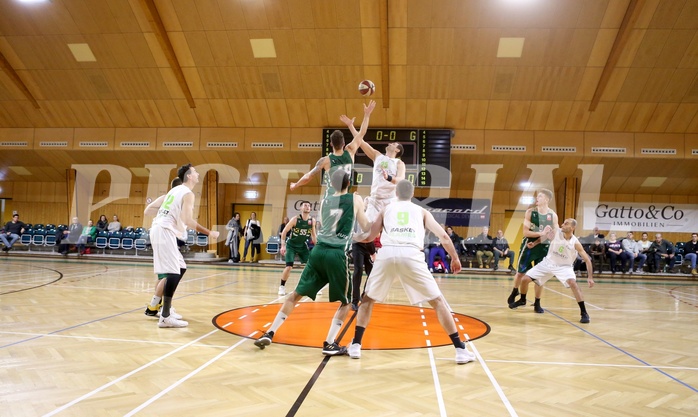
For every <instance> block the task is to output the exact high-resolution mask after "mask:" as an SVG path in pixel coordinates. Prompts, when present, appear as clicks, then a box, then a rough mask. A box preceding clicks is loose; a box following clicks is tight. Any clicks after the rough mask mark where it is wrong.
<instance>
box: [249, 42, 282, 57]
mask: <svg viewBox="0 0 698 417" xmlns="http://www.w3.org/2000/svg"><path fill="white" fill-rule="evenodd" d="M250 45H252V55H254V57H255V58H276V48H274V39H250Z"/></svg>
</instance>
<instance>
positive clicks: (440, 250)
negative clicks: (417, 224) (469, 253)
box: [427, 224, 451, 274]
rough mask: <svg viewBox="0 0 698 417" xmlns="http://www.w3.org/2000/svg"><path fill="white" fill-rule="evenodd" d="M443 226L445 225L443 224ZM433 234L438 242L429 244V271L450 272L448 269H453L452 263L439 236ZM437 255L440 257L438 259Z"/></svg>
mask: <svg viewBox="0 0 698 417" xmlns="http://www.w3.org/2000/svg"><path fill="white" fill-rule="evenodd" d="M441 227H445V226H444V225H443V224H442V225H441ZM432 236H433V238H434V239H436V242H435V243H432V244H430V245H429V262H427V266H428V267H429V272H443V273H445V274H448V271H450V270H451V265H450V264H449V262H448V259H447V258H446V250H445V249H444V247H443V246H442V245H441V242H440V241H439V240H438V237H436V235H433V234H432ZM437 256H438V257H439V259H436V257H437Z"/></svg>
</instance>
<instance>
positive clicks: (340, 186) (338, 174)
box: [330, 169, 350, 191]
mask: <svg viewBox="0 0 698 417" xmlns="http://www.w3.org/2000/svg"><path fill="white" fill-rule="evenodd" d="M349 178H350V174H349V173H348V172H347V171H345V170H343V169H337V170H336V171H335V172H333V173H332V178H330V184H331V185H332V188H334V189H335V190H336V191H340V190H342V191H343V190H346V189H347V187H349Z"/></svg>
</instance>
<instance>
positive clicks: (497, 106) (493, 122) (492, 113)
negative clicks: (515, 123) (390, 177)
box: [485, 100, 509, 130]
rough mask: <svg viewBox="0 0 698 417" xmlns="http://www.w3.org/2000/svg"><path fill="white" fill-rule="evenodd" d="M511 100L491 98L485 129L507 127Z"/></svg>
mask: <svg viewBox="0 0 698 417" xmlns="http://www.w3.org/2000/svg"><path fill="white" fill-rule="evenodd" d="M508 110H509V101H505V100H490V104H489V106H488V108H487V119H486V120H485V129H496V130H498V129H504V128H505V127H506V121H507V113H508Z"/></svg>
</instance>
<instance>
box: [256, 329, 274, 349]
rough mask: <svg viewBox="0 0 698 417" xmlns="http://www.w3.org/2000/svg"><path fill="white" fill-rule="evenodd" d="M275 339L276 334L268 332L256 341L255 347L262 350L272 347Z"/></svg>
mask: <svg viewBox="0 0 698 417" xmlns="http://www.w3.org/2000/svg"><path fill="white" fill-rule="evenodd" d="M273 337H274V332H266V333H264V334H263V335H262V337H260V338H259V339H257V340H255V341H254V345H255V346H257V347H258V348H260V349H264V348H265V347H267V346H269V345H271V339H272V338H273Z"/></svg>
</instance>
